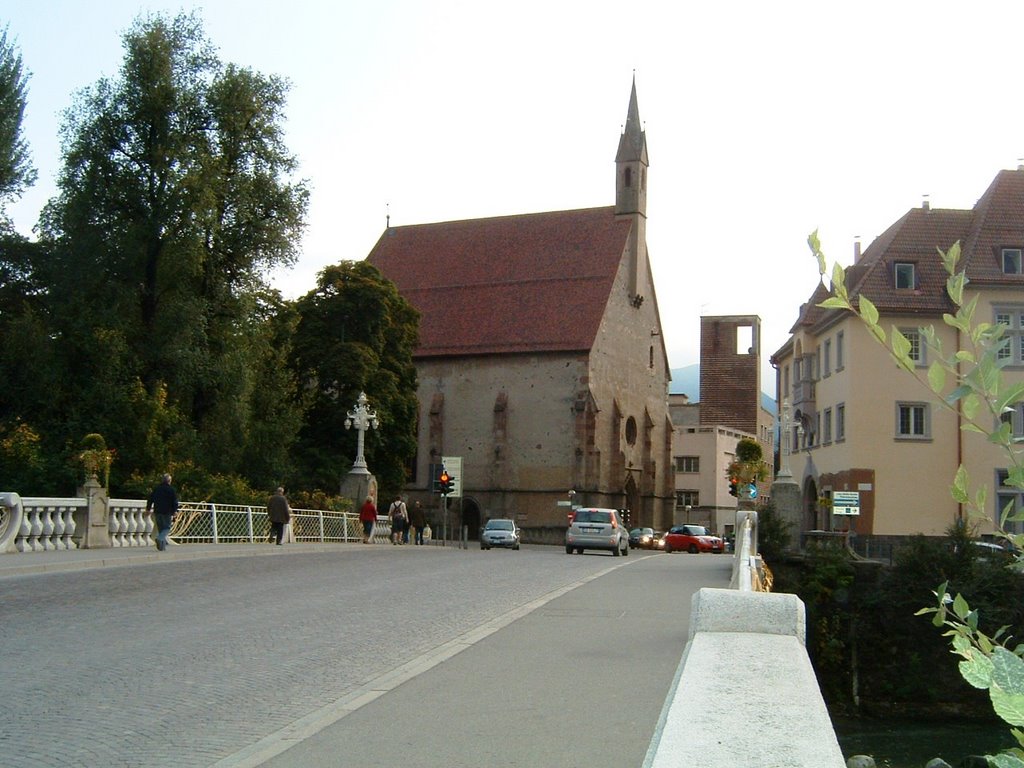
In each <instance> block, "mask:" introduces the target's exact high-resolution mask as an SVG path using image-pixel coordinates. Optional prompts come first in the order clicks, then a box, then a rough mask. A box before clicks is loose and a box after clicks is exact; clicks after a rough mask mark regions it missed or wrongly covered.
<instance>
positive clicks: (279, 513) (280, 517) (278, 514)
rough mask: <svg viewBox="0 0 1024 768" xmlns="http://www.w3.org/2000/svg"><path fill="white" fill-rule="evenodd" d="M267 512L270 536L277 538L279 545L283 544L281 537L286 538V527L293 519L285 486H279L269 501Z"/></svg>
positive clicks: (272, 538)
mask: <svg viewBox="0 0 1024 768" xmlns="http://www.w3.org/2000/svg"><path fill="white" fill-rule="evenodd" d="M267 514H268V516H269V517H270V538H271V540H274V539H276V540H277V545H278V546H281V539H282V538H284V527H285V526H286V525H287V524H288V521H290V520H291V519H292V508H291V506H290V505H289V504H288V498H287V497H286V496H285V495H284V488H281V487H278V489H277V491H275V492H274V495H273V496H271V497H270V500H269V501H268V502H267Z"/></svg>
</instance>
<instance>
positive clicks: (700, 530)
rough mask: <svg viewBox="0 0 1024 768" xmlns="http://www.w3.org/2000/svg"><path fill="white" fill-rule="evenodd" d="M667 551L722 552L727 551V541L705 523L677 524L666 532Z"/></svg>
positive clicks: (692, 552)
mask: <svg viewBox="0 0 1024 768" xmlns="http://www.w3.org/2000/svg"><path fill="white" fill-rule="evenodd" d="M665 551H666V552H690V553H691V554H697V553H698V552H714V553H715V554H721V553H722V552H724V551H725V542H724V541H723V540H722V538H721V537H720V536H715V535H714V534H712V533H711V532H710V531H708V529H707V528H705V527H704V526H703V525H677V526H674V527H672V528H670V529H669V532H668V533H666V534H665Z"/></svg>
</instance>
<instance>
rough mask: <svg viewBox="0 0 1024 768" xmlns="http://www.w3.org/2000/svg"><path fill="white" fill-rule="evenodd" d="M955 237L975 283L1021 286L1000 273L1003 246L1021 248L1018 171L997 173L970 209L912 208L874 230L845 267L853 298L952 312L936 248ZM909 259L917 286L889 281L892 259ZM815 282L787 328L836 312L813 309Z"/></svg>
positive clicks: (1022, 179) (1022, 206)
mask: <svg viewBox="0 0 1024 768" xmlns="http://www.w3.org/2000/svg"><path fill="white" fill-rule="evenodd" d="M958 240H959V241H960V246H961V260H960V263H959V265H958V269H964V270H966V272H967V277H968V280H969V281H970V282H972V283H974V284H976V285H982V284H989V285H991V284H1000V285H1008V286H1010V287H1016V288H1024V275H1007V274H1004V273H1003V271H1002V263H1001V253H1000V251H1001V249H1002V248H1004V247H1013V248H1024V170H1016V171H1000V172H999V173H998V174H997V175H996V177H995V179H994V180H993V181H992V184H991V185H989V188H988V190H986V192H985V194H984V195H982V197H981V199H980V200H979V201H978V203H977V204H976V205H975V206H974V208H973V209H971V210H955V209H934V208H933V209H928V208H914V209H911V210H910V211H908V212H907V213H906V214H905V215H904V216H903V217H902V218H900V219H899V220H898V221H896V222H895V223H894V224H893V225H892V226H891V227H889V229H887V230H886V231H885V232H883V233H882V234H881V235H879V236H878V237H877V238H876V239H875V241H874V242H873V243H871V245H870V246H869V247H868V248H867V250H865V251H864V254H863V255H862V256H861V258H860V259H859V260H858V261H857V263H856V264H855V265H853V266H851V267H850V268H849V269H847V272H846V277H847V281H846V282H847V287H848V289H849V292H850V296H851V298H854V299H856V298H857V297H859V296H860V295H864V296H867V297H868V298H869V299H871V301H872V302H873V303H874V304H875V306H876V307H878V309H879V311H881V312H883V313H889V314H927V315H934V314H940V313H943V312H952V311H954V309H955V308H954V306H953V303H952V302H951V301H950V299H949V296H948V295H947V294H946V278H947V277H948V275H947V274H946V271H945V269H944V267H943V264H942V259H941V257H940V256H939V253H938V249H940V248H941V249H942V250H943V251H946V250H948V249H949V247H950V246H951V245H953V243H955V242H956V241H958ZM904 262H909V263H912V264H914V267H915V270H914V271H915V276H916V280H917V285H916V286H915V287H914V288H913V289H900V290H897V289H896V287H895V279H894V265H895V264H896V263H904ZM821 293H822V292H821V290H820V288H819V289H817V290H816V291H815V294H814V296H812V298H811V299H810V301H809V302H808V304H809V305H810V307H808V305H804V307H803V308H801V314H800V317H799V319H798V320H797V322H796V324H794V326H793V328H792V329H791V330H790V333H793V332H795V331H796V329H797V327H798V326H801V325H814V324H816V323H818V322H819V321H822V322H823V321H825V320H826V319H827V318H830V317H832V316H833V315H834V314H835V312H838V311H840V310H822V309H820V308H817V307H815V306H814V305H816V304H817V303H819V302H820V301H822V298H823V297H822V296H821Z"/></svg>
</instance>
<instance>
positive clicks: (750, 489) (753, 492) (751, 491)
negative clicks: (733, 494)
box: [747, 483, 757, 499]
mask: <svg viewBox="0 0 1024 768" xmlns="http://www.w3.org/2000/svg"><path fill="white" fill-rule="evenodd" d="M747 494H748V495H749V496H750V498H752V499H756V498H757V486H756V485H754V484H753V483H751V484H750V485H748V486H747Z"/></svg>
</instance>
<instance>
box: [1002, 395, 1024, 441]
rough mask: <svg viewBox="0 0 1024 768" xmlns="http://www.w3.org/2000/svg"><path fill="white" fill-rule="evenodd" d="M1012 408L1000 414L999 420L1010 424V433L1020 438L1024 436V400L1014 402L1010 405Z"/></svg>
mask: <svg viewBox="0 0 1024 768" xmlns="http://www.w3.org/2000/svg"><path fill="white" fill-rule="evenodd" d="M1008 407H1010V408H1012V410H1009V411H1005V412H1004V413H1002V414H1001V415H1000V416H999V421H1000V422H1002V423H1003V424H1009V425H1010V435H1011V436H1012V437H1014V438H1017V439H1018V440H1020V439H1021V438H1022V437H1024V402H1020V403H1014V404H1013V405H1012V406H1008Z"/></svg>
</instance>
